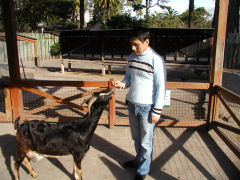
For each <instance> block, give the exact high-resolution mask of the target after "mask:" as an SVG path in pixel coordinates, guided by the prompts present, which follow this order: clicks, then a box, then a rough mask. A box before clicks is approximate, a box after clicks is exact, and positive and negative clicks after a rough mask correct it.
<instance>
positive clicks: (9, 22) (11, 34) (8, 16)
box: [1, 0, 23, 121]
mask: <svg viewBox="0 0 240 180" xmlns="http://www.w3.org/2000/svg"><path fill="white" fill-rule="evenodd" d="M1 4H2V15H3V22H4V25H5V31H6V32H5V34H6V44H7V54H8V66H9V75H10V81H11V84H13V85H14V84H15V83H16V82H18V81H19V80H20V79H21V78H20V68H19V57H18V47H17V35H16V19H15V14H14V4H13V0H1ZM10 92H11V104H12V112H13V121H15V120H16V119H18V118H20V117H21V115H22V111H23V103H22V93H21V89H20V88H17V87H14V86H13V87H11V88H10Z"/></svg>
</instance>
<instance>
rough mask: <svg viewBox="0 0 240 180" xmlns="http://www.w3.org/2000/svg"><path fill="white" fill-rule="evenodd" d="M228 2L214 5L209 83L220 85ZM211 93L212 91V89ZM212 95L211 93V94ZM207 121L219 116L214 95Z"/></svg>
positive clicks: (217, 103)
mask: <svg viewBox="0 0 240 180" xmlns="http://www.w3.org/2000/svg"><path fill="white" fill-rule="evenodd" d="M228 5H229V0H216V4H215V22H214V23H215V24H214V25H215V31H214V40H213V59H212V63H211V66H212V67H211V70H212V71H211V75H210V77H211V79H210V83H211V84H212V85H213V86H215V85H219V86H221V85H222V73H223V61H224V50H225V39H226V27H227V16H228ZM212 91H213V89H212ZM211 94H212V93H211ZM209 102H210V106H211V107H210V113H209V121H210V122H213V121H214V120H215V119H217V118H218V115H219V99H218V98H216V97H215V96H214V95H212V96H211V97H210V101H209Z"/></svg>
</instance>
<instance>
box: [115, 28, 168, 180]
mask: <svg viewBox="0 0 240 180" xmlns="http://www.w3.org/2000/svg"><path fill="white" fill-rule="evenodd" d="M149 41H150V33H149V32H148V31H146V29H143V28H136V29H133V32H132V34H131V35H130V44H131V48H132V51H133V53H131V54H130V55H129V56H128V59H127V66H126V74H125V77H124V79H123V81H113V85H114V86H115V87H116V88H120V89H124V88H128V87H130V90H129V92H128V94H127V95H126V98H127V102H128V110H129V122H130V129H131V134H132V138H133V140H134V143H135V144H134V145H135V150H136V158H135V159H134V160H132V161H128V162H126V163H124V165H123V166H124V167H125V168H137V173H136V175H135V177H134V179H135V180H137V179H144V178H145V176H146V175H147V174H148V173H149V170H150V164H151V160H152V152H153V133H154V128H155V123H156V122H158V121H159V120H160V116H161V113H162V108H163V102H164V96H165V89H166V87H165V83H166V66H165V63H164V60H163V59H162V58H161V57H160V56H159V55H158V54H157V53H156V52H155V51H154V50H153V49H152V48H151V47H150V46H149Z"/></svg>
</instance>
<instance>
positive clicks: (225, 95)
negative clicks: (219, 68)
mask: <svg viewBox="0 0 240 180" xmlns="http://www.w3.org/2000/svg"><path fill="white" fill-rule="evenodd" d="M214 93H215V95H216V96H215V100H217V99H218V100H220V102H219V105H220V104H222V105H223V107H224V108H225V109H226V110H227V112H228V113H229V115H230V116H231V118H227V121H226V120H222V119H220V118H219V117H217V118H215V119H214V121H213V123H212V128H213V129H214V131H215V132H216V133H217V134H218V136H219V137H220V138H221V139H222V140H223V141H224V142H225V144H226V145H227V146H228V147H229V148H230V149H231V150H232V152H233V153H234V154H235V155H236V156H237V157H238V158H240V145H239V143H236V141H235V140H237V139H239V135H240V113H239V106H240V96H239V95H237V94H235V93H233V92H231V91H229V90H227V89H225V88H223V87H221V86H217V85H216V86H214ZM229 102H231V103H232V104H234V105H235V108H234V109H235V112H234V111H233V109H231V108H230V106H229V105H228V104H229ZM237 113H238V114H237ZM229 119H230V121H229ZM232 120H233V121H232ZM231 121H232V122H231ZM229 132H230V133H229ZM237 141H238V140H237Z"/></svg>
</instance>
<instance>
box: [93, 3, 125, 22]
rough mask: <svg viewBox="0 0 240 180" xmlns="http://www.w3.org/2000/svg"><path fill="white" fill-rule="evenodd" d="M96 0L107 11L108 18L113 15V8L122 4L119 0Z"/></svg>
mask: <svg viewBox="0 0 240 180" xmlns="http://www.w3.org/2000/svg"><path fill="white" fill-rule="evenodd" d="M94 2H95V3H96V4H97V5H98V6H99V7H100V8H102V9H105V10H106V11H107V19H110V17H111V9H112V8H115V7H116V6H117V5H118V4H120V1H119V0H94Z"/></svg>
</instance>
